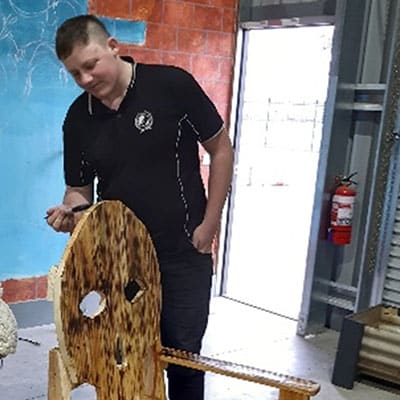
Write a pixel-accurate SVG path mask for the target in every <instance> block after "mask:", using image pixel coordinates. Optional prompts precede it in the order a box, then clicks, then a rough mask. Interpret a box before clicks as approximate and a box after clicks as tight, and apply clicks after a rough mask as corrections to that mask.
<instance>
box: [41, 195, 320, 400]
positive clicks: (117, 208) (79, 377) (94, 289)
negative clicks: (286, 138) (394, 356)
mask: <svg viewBox="0 0 400 400" xmlns="http://www.w3.org/2000/svg"><path fill="white" fill-rule="evenodd" d="M159 282H160V277H159V270H158V263H157V259H156V254H155V251H154V247H153V244H152V241H151V239H150V236H149V234H148V232H147V230H146V228H145V226H144V225H143V224H142V223H141V221H140V220H139V219H138V218H136V217H135V215H134V214H133V213H132V212H131V211H130V210H129V209H128V208H127V207H125V206H124V205H123V204H122V203H121V202H119V201H104V202H101V203H98V204H96V205H94V206H92V207H91V208H90V209H89V210H88V211H87V212H85V214H84V215H83V217H82V218H81V220H80V221H79V223H78V225H77V226H76V228H75V230H74V232H73V234H72V236H71V238H70V240H69V242H68V244H67V246H66V249H65V252H64V255H63V257H62V260H61V263H60V264H59V266H58V268H57V272H56V273H55V278H54V282H53V285H54V286H53V290H54V292H53V301H54V313H55V325H56V332H57V337H58V344H59V346H58V348H54V349H52V350H50V353H49V391H48V399H49V400H67V399H70V392H71V390H72V389H74V388H76V387H78V386H80V385H81V384H83V383H87V384H90V385H93V386H94V387H95V388H96V393H97V399H98V400H165V399H166V395H165V388H164V373H163V370H164V367H165V366H166V364H167V363H171V364H177V365H182V366H186V367H191V368H195V369H199V370H203V371H211V372H214V373H218V374H222V375H226V376H231V377H235V378H239V379H243V380H246V381H252V382H257V383H261V384H263V385H269V386H273V387H276V388H278V389H279V399H280V400H306V399H309V398H310V397H311V396H313V395H315V394H317V393H318V391H319V389H320V386H319V385H318V384H317V383H315V382H312V381H308V380H304V379H299V378H295V377H291V376H287V375H283V374H277V373H274V372H269V371H264V370H261V369H256V368H252V367H248V366H244V365H239V364H234V363H230V362H226V361H222V360H215V359H211V358H207V357H203V356H201V355H198V354H191V353H187V352H184V351H181V350H177V349H169V348H165V347H163V346H162V345H161V342H160V332H159V315H160V283H159ZM88 294H92V295H95V296H97V299H98V301H97V302H96V308H95V310H94V311H93V312H90V313H87V312H86V311H87V310H86V311H85V309H84V301H82V300H83V299H84V298H85V296H86V295H88Z"/></svg>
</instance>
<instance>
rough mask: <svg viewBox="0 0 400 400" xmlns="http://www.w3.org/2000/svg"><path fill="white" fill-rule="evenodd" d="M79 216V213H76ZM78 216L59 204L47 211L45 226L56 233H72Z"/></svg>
mask: <svg viewBox="0 0 400 400" xmlns="http://www.w3.org/2000/svg"><path fill="white" fill-rule="evenodd" d="M77 214H80V213H77ZM77 217H79V216H78V215H75V213H73V212H72V211H71V208H70V207H68V206H66V205H65V204H61V205H58V206H55V207H52V208H49V209H48V210H47V217H46V220H47V224H48V225H49V226H51V227H52V228H53V229H54V230H55V231H56V232H70V233H71V232H72V231H73V230H74V228H75V225H76V223H77V222H78V219H79V218H77Z"/></svg>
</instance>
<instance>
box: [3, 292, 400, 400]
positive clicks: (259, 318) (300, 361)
mask: <svg viewBox="0 0 400 400" xmlns="http://www.w3.org/2000/svg"><path fill="white" fill-rule="evenodd" d="M295 332H296V323H295V322H294V321H292V320H289V319H284V318H280V317H277V316H275V315H273V314H269V313H266V312H264V311H259V310H257V309H254V308H251V307H248V306H245V305H242V304H240V303H237V302H234V301H231V300H228V299H225V298H223V297H215V298H213V300H212V304H211V315H210V322H209V326H208V330H207V333H206V336H205V339H204V347H203V352H202V353H203V354H204V355H207V356H212V357H214V358H218V359H222V360H227V361H233V362H238V363H241V364H247V365H251V366H255V367H260V368H263V369H268V370H271V371H276V372H280V373H286V374H290V375H295V376H299V377H303V378H308V379H312V380H314V381H317V382H319V383H320V384H321V392H320V393H319V394H318V395H317V396H315V397H314V399H316V400H318V399H321V400H322V399H329V400H336V399H350V400H361V399H362V400H366V399H368V400H370V399H371V400H373V399H379V400H395V399H399V395H400V391H399V390H397V391H396V390H394V389H393V388H389V387H386V386H381V387H380V388H378V387H376V386H375V387H374V386H373V384H372V382H370V381H366V380H364V381H363V382H356V383H355V385H354V389H353V390H345V389H341V388H338V387H335V386H334V385H332V384H331V383H330V379H331V371H332V368H333V363H334V359H335V352H336V345H337V340H338V336H339V335H338V333H337V332H334V331H327V332H325V333H323V334H320V335H317V336H314V337H310V338H307V339H304V338H301V337H298V336H296V334H295ZM19 336H20V338H25V339H30V340H33V341H37V342H39V343H40V346H37V345H33V344H31V343H29V342H26V341H21V340H20V341H19V342H18V349H17V353H16V354H12V355H9V356H8V357H7V358H6V359H5V360H4V365H3V367H2V368H1V369H0V400H36V399H46V398H47V368H48V364H47V356H48V350H49V349H50V348H52V347H54V346H55V345H56V341H57V340H56V335H55V328H54V325H52V324H49V325H44V326H38V327H33V328H26V329H20V330H19ZM72 398H73V400H78V399H79V400H94V399H95V398H96V397H95V395H93V394H92V393H91V391H90V390H88V388H86V389H80V390H79V391H77V392H75V393H74V395H73V397H72ZM206 399H207V400H211V399H212V400H252V399H263V400H272V399H275V400H276V399H278V392H277V390H275V389H271V388H267V387H264V386H262V385H259V384H253V383H247V382H243V381H240V380H237V379H233V378H228V377H224V376H219V375H214V374H208V375H207V378H206ZM188 400H190V399H188Z"/></svg>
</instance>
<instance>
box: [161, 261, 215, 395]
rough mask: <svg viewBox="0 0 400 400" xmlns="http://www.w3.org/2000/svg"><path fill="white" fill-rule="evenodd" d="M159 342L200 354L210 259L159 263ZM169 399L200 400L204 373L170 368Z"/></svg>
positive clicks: (207, 309) (210, 268) (210, 272)
mask: <svg viewBox="0 0 400 400" xmlns="http://www.w3.org/2000/svg"><path fill="white" fill-rule="evenodd" d="M160 270H161V290H162V303H161V342H162V344H163V346H165V347H172V348H175V349H180V350H186V351H190V352H194V353H199V352H200V349H201V341H202V338H203V336H204V332H205V330H206V327H207V321H208V314H209V302H210V294H211V278H212V259H211V255H209V254H199V253H191V254H188V255H185V256H184V257H181V258H180V259H179V260H174V261H173V262H171V261H169V262H160ZM167 377H168V396H169V400H203V399H204V372H202V371H196V370H193V369H189V368H184V367H180V366H176V365H170V366H168V368H167Z"/></svg>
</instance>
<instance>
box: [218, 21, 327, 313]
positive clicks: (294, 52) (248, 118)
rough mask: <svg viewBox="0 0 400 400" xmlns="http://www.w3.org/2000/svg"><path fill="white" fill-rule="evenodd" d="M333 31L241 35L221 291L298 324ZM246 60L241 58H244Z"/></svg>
mask: <svg viewBox="0 0 400 400" xmlns="http://www.w3.org/2000/svg"><path fill="white" fill-rule="evenodd" d="M332 36H333V26H331V25H329V26H307V27H296V28H293V27H292V28H279V29H277V28H275V29H263V30H249V31H245V33H244V40H243V43H244V46H245V49H244V50H245V51H244V52H243V53H242V54H245V55H246V56H245V59H244V60H242V65H243V74H242V78H241V79H242V93H241V94H240V95H241V101H240V102H239V103H240V104H241V106H240V110H239V113H238V115H240V119H239V120H238V121H237V132H236V138H235V143H236V167H235V175H234V182H233V190H232V195H231V198H230V203H229V210H228V226H227V234H226V237H225V243H224V254H223V257H222V259H223V266H222V294H223V295H224V296H226V297H229V298H232V299H235V300H238V301H241V302H244V303H248V304H251V305H254V306H257V307H259V308H262V309H265V310H268V311H270V312H274V313H276V314H279V315H283V316H286V317H288V318H292V319H297V318H298V314H299V311H300V303H301V297H302V291H303V281H304V273H305V267H306V254H307V247H308V238H309V231H310V225H311V212H312V206H313V198H314V191H315V179H316V173H317V166H318V157H319V148H320V140H321V134H322V119H323V111H324V105H325V100H326V94H327V87H328V77H329V65H330V59H331V42H332ZM243 57H244V56H243Z"/></svg>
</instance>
